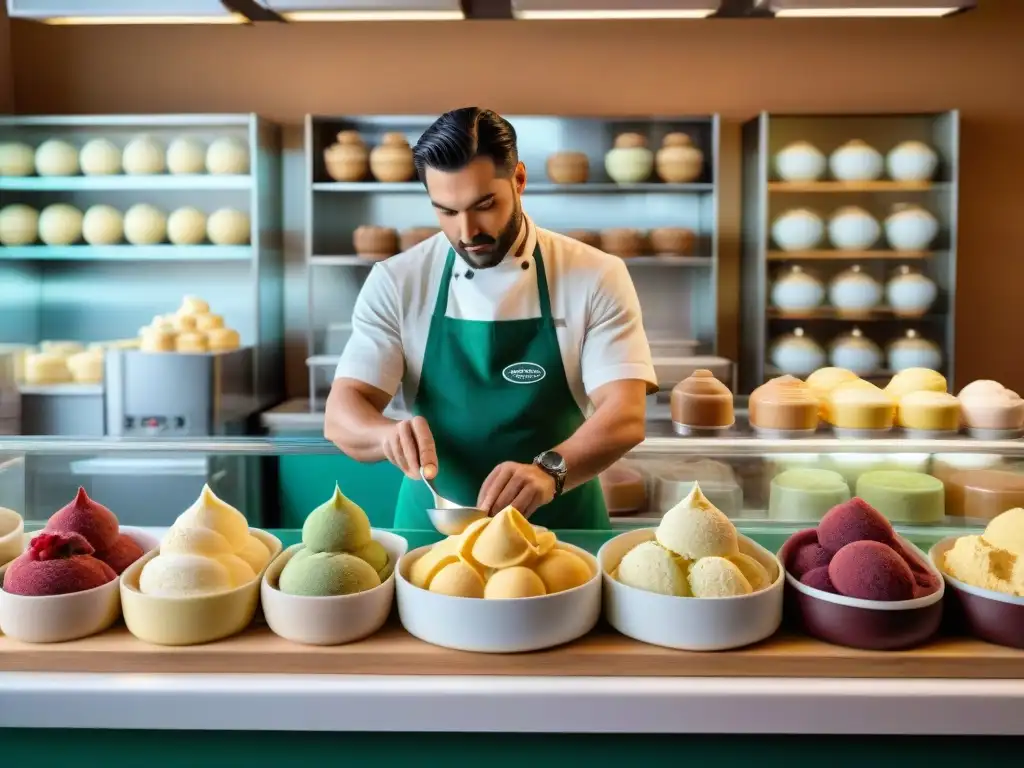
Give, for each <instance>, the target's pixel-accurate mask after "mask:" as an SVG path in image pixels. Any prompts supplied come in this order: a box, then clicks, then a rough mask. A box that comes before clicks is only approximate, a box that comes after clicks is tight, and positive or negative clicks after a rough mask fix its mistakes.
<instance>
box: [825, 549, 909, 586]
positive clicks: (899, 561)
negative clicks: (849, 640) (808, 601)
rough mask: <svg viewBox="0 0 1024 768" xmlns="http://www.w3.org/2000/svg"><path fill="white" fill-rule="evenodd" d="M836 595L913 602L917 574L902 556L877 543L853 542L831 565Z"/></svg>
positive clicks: (831, 577) (842, 550) (829, 570)
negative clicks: (915, 575)
mask: <svg viewBox="0 0 1024 768" xmlns="http://www.w3.org/2000/svg"><path fill="white" fill-rule="evenodd" d="M828 576H829V579H831V581H832V583H833V584H834V585H835V588H836V591H838V592H839V594H841V595H846V596H847V597H856V598H860V599H861V600H887V601H891V600H910V599H912V598H913V597H914V587H915V586H916V582H915V581H914V574H913V572H912V571H911V570H910V566H909V565H907V564H906V562H904V560H903V558H902V557H901V556H900V555H899V553H898V552H897V551H896V550H895V549H893V548H892V547H890V546H889V545H888V544H882V543H881V542H878V541H868V540H865V541H854V542H851V543H850V544H847V545H846V546H845V547H843V548H842V549H840V550H839V551H838V552H836V554H835V556H834V557H833V558H832V562H831V563H829V565H828Z"/></svg>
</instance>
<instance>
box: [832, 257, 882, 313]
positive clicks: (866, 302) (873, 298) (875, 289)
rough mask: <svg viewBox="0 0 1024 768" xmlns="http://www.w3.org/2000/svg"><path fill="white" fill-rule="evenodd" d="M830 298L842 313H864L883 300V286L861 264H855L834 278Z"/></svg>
mask: <svg viewBox="0 0 1024 768" xmlns="http://www.w3.org/2000/svg"><path fill="white" fill-rule="evenodd" d="M828 300H829V301H830V302H831V303H832V306H834V307H835V308H836V311H837V313H838V314H840V315H863V314H864V313H866V312H869V311H871V310H872V309H874V308H875V307H877V306H878V304H879V303H880V302H881V301H882V286H881V284H880V283H879V282H878V281H877V280H875V278H873V277H871V275H867V274H865V273H864V271H863V270H862V269H861V267H860V265H854V266H852V267H850V268H849V269H846V270H843V271H842V272H840V273H839V274H838V275H836V276H835V277H834V278H833V279H832V282H831V283H830V284H829V286H828Z"/></svg>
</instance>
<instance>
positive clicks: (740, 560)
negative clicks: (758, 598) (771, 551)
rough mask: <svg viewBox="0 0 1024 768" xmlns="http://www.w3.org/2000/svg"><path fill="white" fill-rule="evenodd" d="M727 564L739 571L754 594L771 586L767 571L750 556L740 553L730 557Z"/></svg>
mask: <svg viewBox="0 0 1024 768" xmlns="http://www.w3.org/2000/svg"><path fill="white" fill-rule="evenodd" d="M729 562H731V563H732V564H733V565H735V566H736V567H737V568H739V569H740V573H742V574H743V577H744V578H745V579H746V580H747V581H748V582H750V586H751V587H752V588H753V590H754V591H755V592H757V591H758V590H761V589H764V588H765V587H768V586H770V585H771V583H772V577H771V574H769V573H768V569H767V568H765V567H764V566H763V565H761V563H759V562H758V561H757V560H755V559H754V558H752V557H751V556H750V555H745V554H743V553H742V552H740V553H739V554H738V555H733V556H732V557H730V558H729Z"/></svg>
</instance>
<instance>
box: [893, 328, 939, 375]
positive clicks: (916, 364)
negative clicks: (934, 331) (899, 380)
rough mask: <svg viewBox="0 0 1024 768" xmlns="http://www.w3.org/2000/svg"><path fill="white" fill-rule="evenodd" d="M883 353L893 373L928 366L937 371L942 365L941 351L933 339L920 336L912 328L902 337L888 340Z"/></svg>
mask: <svg viewBox="0 0 1024 768" xmlns="http://www.w3.org/2000/svg"><path fill="white" fill-rule="evenodd" d="M885 355H886V358H887V359H888V360H889V368H890V369H891V370H892V371H893V373H899V372H900V371H904V370H906V369H907V368H928V369H930V370H933V371H937V370H939V367H940V366H941V365H942V352H941V351H940V350H939V345H938V344H936V343H935V342H934V341H928V339H923V338H921V336H920V335H919V334H918V332H917V331H915V330H914V329H913V328H911V329H909V330H908V331H907V332H906V333H905V334H904V335H903V337H902V338H899V339H896V340H895V341H893V342H890V344H889V346H888V347H887V348H886V353H885Z"/></svg>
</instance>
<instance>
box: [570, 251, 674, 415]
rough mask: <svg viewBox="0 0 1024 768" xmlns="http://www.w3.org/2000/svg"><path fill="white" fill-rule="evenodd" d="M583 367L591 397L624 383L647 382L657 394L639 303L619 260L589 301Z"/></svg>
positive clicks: (603, 275)
mask: <svg viewBox="0 0 1024 768" xmlns="http://www.w3.org/2000/svg"><path fill="white" fill-rule="evenodd" d="M580 367H581V370H582V374H583V386H584V387H585V388H586V391H587V394H588V395H589V394H590V393H592V392H593V391H594V390H596V389H598V388H599V387H602V386H604V385H605V384H610V383H611V382H613V381H622V380H624V379H639V380H641V381H645V382H647V384H648V387H647V389H648V392H655V391H657V386H658V380H657V377H656V375H655V373H654V364H653V363H652V361H651V348H650V345H649V344H648V343H647V334H646V333H644V325H643V317H642V315H641V312H640V300H639V299H638V298H637V295H636V289H635V288H634V287H633V280H632V279H631V278H630V276H629V271H628V270H627V269H626V265H625V264H624V263H623V262H622V261H621V260H619V259H616V260H614V261H612V262H610V263H609V265H608V266H607V267H606V268H604V269H603V271H602V273H601V276H600V278H599V279H598V281H597V284H596V285H595V288H594V291H593V293H592V295H591V297H590V310H589V317H588V321H587V328H586V333H585V335H584V337H583V352H582V357H581V362H580Z"/></svg>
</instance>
